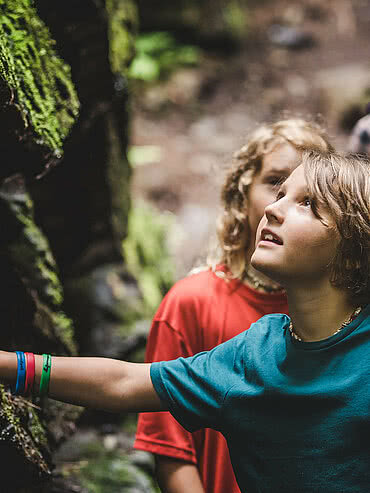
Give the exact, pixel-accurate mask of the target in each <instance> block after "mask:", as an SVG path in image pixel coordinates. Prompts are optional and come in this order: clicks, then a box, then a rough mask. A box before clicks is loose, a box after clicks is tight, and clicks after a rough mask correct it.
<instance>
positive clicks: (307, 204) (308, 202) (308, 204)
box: [302, 197, 312, 207]
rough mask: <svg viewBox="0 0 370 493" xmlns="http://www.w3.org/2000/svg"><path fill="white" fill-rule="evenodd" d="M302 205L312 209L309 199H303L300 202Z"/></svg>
mask: <svg viewBox="0 0 370 493" xmlns="http://www.w3.org/2000/svg"><path fill="white" fill-rule="evenodd" d="M302 205H304V207H312V199H310V197H305V198H304V199H303V200H302Z"/></svg>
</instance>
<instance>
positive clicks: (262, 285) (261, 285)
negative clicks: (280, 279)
mask: <svg viewBox="0 0 370 493" xmlns="http://www.w3.org/2000/svg"><path fill="white" fill-rule="evenodd" d="M244 280H247V281H248V282H249V283H250V284H252V286H253V287H254V289H263V291H266V293H278V292H283V291H284V288H282V287H281V286H279V285H278V284H275V285H273V286H272V285H271V284H268V283H267V282H263V281H261V279H258V277H257V276H255V275H254V274H252V273H251V272H250V271H249V270H247V269H245V271H244V273H243V281H244Z"/></svg>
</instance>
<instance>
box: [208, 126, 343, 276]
mask: <svg viewBox="0 0 370 493" xmlns="http://www.w3.org/2000/svg"><path fill="white" fill-rule="evenodd" d="M287 143H288V144H290V145H292V146H293V147H294V148H295V149H297V150H299V151H303V150H305V149H315V150H318V151H329V150H332V149H333V148H332V146H331V144H330V142H329V140H328V137H327V135H326V133H325V131H324V129H323V128H322V127H321V126H320V125H318V124H316V123H314V122H309V121H305V120H303V119H300V118H291V119H286V120H280V121H278V122H276V123H272V124H264V125H261V126H260V127H258V128H257V129H256V130H255V131H254V132H253V133H252V134H251V135H250V137H249V139H248V141H247V144H245V145H244V146H243V147H242V148H241V149H240V150H239V151H237V152H235V154H234V155H233V161H232V163H231V168H230V170H229V172H228V173H227V175H226V180H225V183H224V186H223V188H222V192H221V204H222V206H223V211H222V213H221V216H220V217H219V220H218V224H217V235H218V243H219V245H218V251H217V252H216V253H212V254H210V255H209V256H208V259H207V264H208V266H209V267H210V268H211V269H212V270H214V271H217V265H220V264H222V265H224V266H226V268H227V269H228V274H227V275H228V277H229V278H239V279H242V278H243V275H244V273H245V270H246V267H247V265H246V264H247V258H246V252H247V250H248V248H249V247H250V242H251V237H250V230H249V225H248V207H247V197H248V189H249V186H250V184H251V183H252V181H253V179H254V177H255V175H256V174H257V173H258V172H259V171H260V169H261V166H262V160H263V157H264V156H265V155H267V154H269V153H271V152H272V151H273V150H274V149H276V147H278V146H280V145H282V144H287Z"/></svg>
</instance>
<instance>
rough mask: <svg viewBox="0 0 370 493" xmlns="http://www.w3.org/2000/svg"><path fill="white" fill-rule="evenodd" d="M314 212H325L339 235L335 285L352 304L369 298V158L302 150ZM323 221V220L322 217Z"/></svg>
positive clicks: (333, 266) (333, 276)
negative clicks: (347, 296)
mask: <svg viewBox="0 0 370 493" xmlns="http://www.w3.org/2000/svg"><path fill="white" fill-rule="evenodd" d="M302 165H303V166H304V170H305V175H306V181H307V187H308V191H309V194H310V196H311V197H312V198H313V199H314V201H313V205H314V209H313V212H314V213H315V214H316V216H317V217H319V218H321V215H320V210H321V209H324V210H325V211H328V212H329V214H330V216H331V217H332V218H333V219H334V222H335V226H336V229H337V231H338V232H339V235H340V241H339V245H338V248H337V251H336V254H335V257H334V258H333V260H332V263H331V265H330V266H329V267H330V273H331V282H332V284H333V285H334V286H336V287H338V288H340V289H344V290H346V291H348V293H349V297H350V299H351V300H353V302H354V303H355V304H358V305H360V304H367V303H369V301H370V160H369V159H368V158H367V157H365V156H363V155H355V154H348V155H341V154H338V153H332V152H329V153H320V152H316V151H311V152H305V153H304V154H303V157H302ZM323 222H324V223H325V221H324V219H323Z"/></svg>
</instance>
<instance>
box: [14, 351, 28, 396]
mask: <svg viewBox="0 0 370 493" xmlns="http://www.w3.org/2000/svg"><path fill="white" fill-rule="evenodd" d="M16 354H17V361H18V370H17V383H16V384H15V390H14V392H13V394H14V395H19V394H23V392H24V384H25V382H26V358H25V356H24V352H23V351H16Z"/></svg>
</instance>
